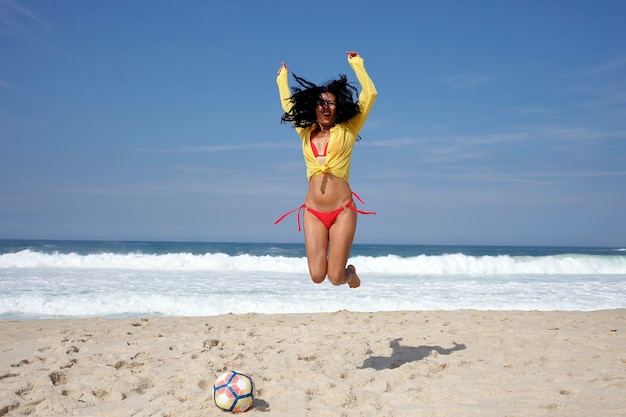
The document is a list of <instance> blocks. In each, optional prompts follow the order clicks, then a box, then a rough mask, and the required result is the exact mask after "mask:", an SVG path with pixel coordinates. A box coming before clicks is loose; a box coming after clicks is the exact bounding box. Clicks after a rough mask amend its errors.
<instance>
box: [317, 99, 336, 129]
mask: <svg viewBox="0 0 626 417" xmlns="http://www.w3.org/2000/svg"><path fill="white" fill-rule="evenodd" d="M315 115H316V117H317V124H318V125H320V127H322V128H324V129H330V128H331V127H333V125H334V124H335V119H336V118H337V104H336V103H335V95H334V94H333V93H322V94H320V97H319V99H318V100H317V106H316V107H315Z"/></svg>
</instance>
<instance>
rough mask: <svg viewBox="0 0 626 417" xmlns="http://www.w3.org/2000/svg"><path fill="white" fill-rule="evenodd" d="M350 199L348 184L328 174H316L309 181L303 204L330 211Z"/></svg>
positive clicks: (318, 209) (350, 191)
mask: <svg viewBox="0 0 626 417" xmlns="http://www.w3.org/2000/svg"><path fill="white" fill-rule="evenodd" d="M350 200H352V190H351V189H350V185H349V184H348V183H347V182H346V180H344V179H343V178H339V177H335V176H333V175H330V174H320V175H316V176H314V177H313V178H311V180H310V181H309V191H308V192H307V194H306V198H305V201H304V202H305V204H306V206H307V207H309V208H312V209H313V210H317V211H332V210H336V209H337V208H339V207H341V206H342V205H344V204H346V203H348V202H349V201H350Z"/></svg>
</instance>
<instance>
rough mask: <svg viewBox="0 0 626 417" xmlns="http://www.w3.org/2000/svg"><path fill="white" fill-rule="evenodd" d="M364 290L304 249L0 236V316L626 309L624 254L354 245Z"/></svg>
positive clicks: (611, 250)
mask: <svg viewBox="0 0 626 417" xmlns="http://www.w3.org/2000/svg"><path fill="white" fill-rule="evenodd" d="M350 262H351V263H353V264H354V265H356V267H357V271H358V273H359V276H360V277H361V280H362V285H361V287H360V288H358V289H351V288H348V287H347V286H345V285H344V286H341V287H335V286H333V285H332V284H330V283H329V282H328V281H325V282H324V283H322V284H319V285H316V284H313V283H312V282H311V280H310V278H309V275H308V271H307V263H306V257H305V252H304V245H303V244H278V243H184V242H111V241H30V240H0V319H50V318H73V317H76V318H79V317H81V318H82V317H107V318H115V317H146V316H212V315H218V314H227V313H234V314H244V313H314V312H333V311H339V310H350V311H361V312H375V311H396V310H456V309H478V310H542V311H549V310H569V311H573V310H582V311H589V310H602V309H614V308H626V248H582V247H515V246H426V245H376V244H355V245H354V246H353V249H352V254H351V258H350Z"/></svg>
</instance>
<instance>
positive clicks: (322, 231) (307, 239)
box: [304, 209, 328, 284]
mask: <svg viewBox="0 0 626 417" xmlns="http://www.w3.org/2000/svg"><path fill="white" fill-rule="evenodd" d="M304 246H305V248H306V258H307V261H308V263H309V274H311V279H312V280H313V282H315V283H316V284H319V283H321V282H323V281H324V279H326V273H327V270H328V258H327V255H328V229H326V226H324V224H323V223H322V222H321V221H320V219H318V218H317V217H315V215H313V214H312V213H310V212H309V211H308V210H306V209H305V210H304Z"/></svg>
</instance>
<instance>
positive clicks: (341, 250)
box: [328, 208, 361, 288]
mask: <svg viewBox="0 0 626 417" xmlns="http://www.w3.org/2000/svg"><path fill="white" fill-rule="evenodd" d="M356 220H357V213H356V212H355V211H354V210H350V209H348V208H346V209H344V211H343V212H342V213H341V214H340V215H339V216H338V217H337V220H336V221H335V223H334V224H333V225H332V226H331V227H330V230H329V242H330V251H329V253H328V280H329V281H330V282H332V283H333V284H334V285H342V284H346V283H347V284H348V285H349V286H350V287H352V288H356V287H358V286H359V285H360V284H361V280H360V279H359V277H358V275H357V274H356V269H355V267H354V266H353V265H349V266H348V267H346V264H347V263H348V257H349V256H350V250H351V249H352V241H353V240H354V234H355V232H356Z"/></svg>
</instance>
